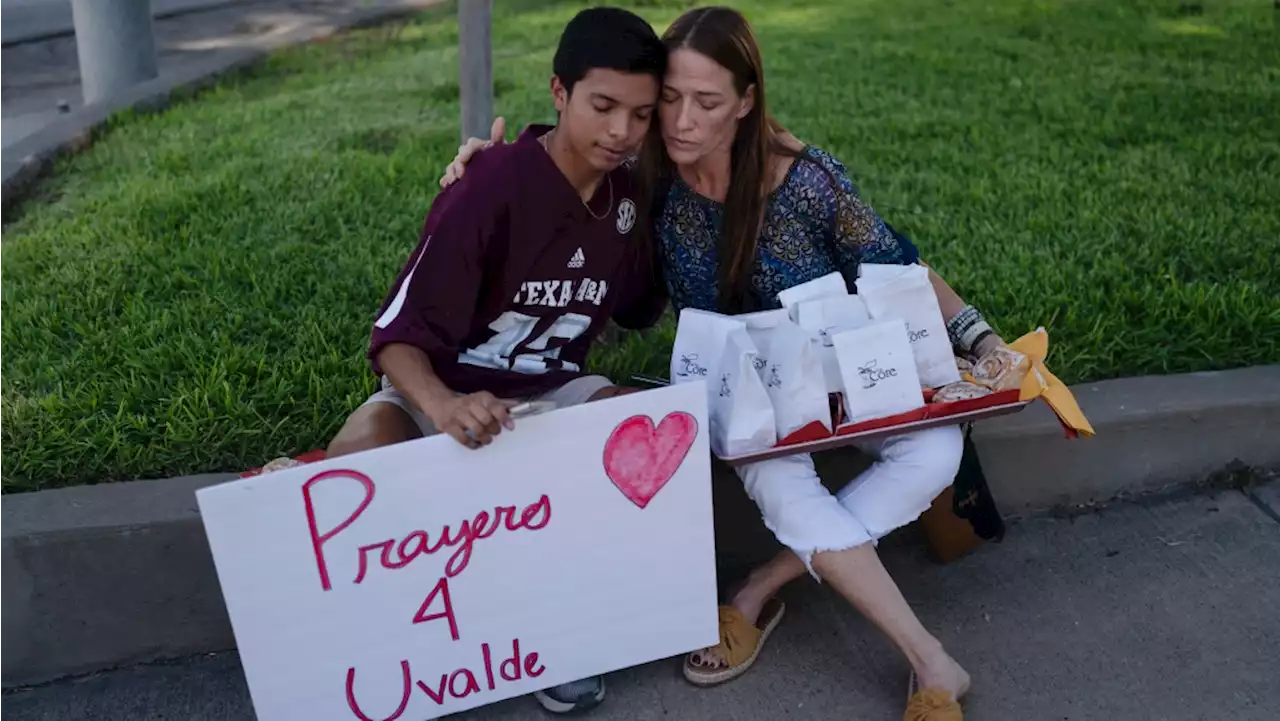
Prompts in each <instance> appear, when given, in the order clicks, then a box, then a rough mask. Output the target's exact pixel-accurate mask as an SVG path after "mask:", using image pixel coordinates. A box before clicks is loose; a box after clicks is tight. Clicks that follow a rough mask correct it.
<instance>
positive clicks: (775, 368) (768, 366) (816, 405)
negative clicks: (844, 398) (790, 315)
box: [757, 319, 831, 439]
mask: <svg viewBox="0 0 1280 721" xmlns="http://www.w3.org/2000/svg"><path fill="white" fill-rule="evenodd" d="M757 332H758V333H760V334H762V335H764V336H765V338H766V339H767V340H766V342H767V344H768V345H767V348H768V350H767V355H768V360H767V362H766V363H765V364H764V367H763V368H762V369H761V370H760V378H761V380H762V381H763V382H764V387H765V391H766V392H768V394H769V400H770V401H772V404H773V415H774V422H775V427H776V428H777V431H778V438H779V439H782V438H786V437H787V436H789V435H791V434H792V433H795V432H796V431H798V430H800V429H801V428H804V427H805V426H807V425H809V424H810V423H813V422H814V421H818V422H820V423H822V425H823V426H825V427H826V428H827V430H831V406H830V403H829V401H828V400H827V383H826V378H825V377H824V375H823V369H822V362H821V360H819V357H818V349H819V348H820V347H821V346H819V345H818V344H816V343H814V342H813V338H812V335H811V334H810V333H809V332H807V331H805V330H804V329H803V328H801V327H800V326H798V325H796V324H795V323H792V322H791V321H790V320H788V319H784V320H783V322H781V323H779V324H777V325H776V326H774V327H773V328H770V329H768V330H763V331H757ZM757 345H759V344H758V343H757Z"/></svg>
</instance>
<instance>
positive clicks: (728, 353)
mask: <svg viewBox="0 0 1280 721" xmlns="http://www.w3.org/2000/svg"><path fill="white" fill-rule="evenodd" d="M756 356H757V353H756V347H755V344H754V343H752V342H751V336H749V335H747V331H746V328H736V329H734V330H732V331H730V332H729V333H728V335H727V336H726V337H725V344H724V353H723V355H722V356H721V360H720V363H719V364H718V366H719V376H718V377H717V379H716V382H715V384H714V385H713V386H712V394H711V399H710V400H711V403H710V407H709V409H708V410H709V413H708V415H709V416H710V421H711V450H713V451H715V453H716V455H718V456H720V457H721V458H727V457H730V456H739V455H742V454H744V453H750V452H751V451H759V450H764V449H766V448H770V447H772V446H773V445H775V444H776V443H777V442H778V433H777V429H776V422H775V421H774V414H773V404H772V403H771V402H770V400H769V394H768V392H767V391H765V388H764V382H763V381H761V380H760V373H759V372H758V371H757V370H756V366H755V361H756Z"/></svg>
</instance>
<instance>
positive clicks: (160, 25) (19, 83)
mask: <svg viewBox="0 0 1280 721" xmlns="http://www.w3.org/2000/svg"><path fill="white" fill-rule="evenodd" d="M425 4H429V3H425V2H423V0H418V1H417V2H413V1H412V0H250V1H245V0H241V1H239V2H230V0H221V1H220V2H214V0H156V12H157V13H160V12H176V11H179V10H190V9H191V8H196V7H202V6H209V5H217V6H218V7H214V8H211V9H205V10H201V11H198V12H194V11H192V12H182V13H181V14H178V15H173V16H170V17H162V18H157V19H156V20H155V34H156V49H157V52H158V53H159V56H160V58H159V59H160V76H161V77H168V76H181V75H182V74H183V71H184V70H189V69H190V68H192V67H193V66H197V65H202V64H208V63H209V62H210V61H211V60H212V59H213V58H216V57H217V56H218V55H219V54H223V55H225V54H229V53H236V52H239V51H243V50H246V49H264V48H270V47H272V46H273V41H274V40H276V39H277V38H279V37H281V36H283V35H285V34H287V33H289V32H290V31H292V30H295V29H297V28H301V27H307V26H311V25H316V24H327V23H332V22H336V21H338V20H340V19H341V18H343V17H345V16H349V15H351V14H353V13H357V12H367V11H369V10H370V9H373V8H381V7H404V6H418V5H425ZM61 7H63V5H62V4H59V3H58V2H57V1H56V0H26V1H25V2H19V3H13V2H12V0H8V1H7V2H6V4H5V36H6V42H8V37H9V33H10V29H9V27H8V25H9V22H10V17H11V16H13V17H19V16H20V11H21V10H24V9H29V10H31V12H32V13H33V18H32V19H31V20H30V22H31V23H37V22H43V20H40V21H37V20H36V19H34V18H35V16H34V13H36V12H38V11H46V10H47V11H48V12H53V13H55V14H56V10H55V9H56V8H61ZM69 8H70V6H69V4H68V5H66V7H65V8H64V9H66V10H67V11H68V12H69ZM68 17H69V15H68ZM50 22H53V21H50ZM54 24H55V25H56V24H57V23H54ZM13 32H17V30H16V29H15V30H14V31H13ZM0 52H2V53H3V57H2V58H0V62H2V65H3V93H2V95H0V96H2V97H3V147H4V148H6V149H7V148H9V147H10V146H12V145H13V144H15V143H17V142H18V141H20V140H22V139H23V138H26V137H28V136H29V135H31V134H32V133H35V132H37V131H39V130H40V129H42V128H44V127H45V126H47V125H48V124H49V123H51V122H52V121H53V120H55V119H57V117H58V115H59V103H65V104H66V105H65V106H64V107H65V109H67V110H74V109H76V108H79V107H81V105H82V100H81V91H80V71H79V65H78V61H77V59H76V43H75V37H74V35H63V36H60V37H53V38H49V39H46V40H39V41H35V42H26V43H21V44H18V45H11V46H7V47H5V48H4V49H3V51H0Z"/></svg>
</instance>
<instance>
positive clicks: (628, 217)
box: [618, 198, 636, 234]
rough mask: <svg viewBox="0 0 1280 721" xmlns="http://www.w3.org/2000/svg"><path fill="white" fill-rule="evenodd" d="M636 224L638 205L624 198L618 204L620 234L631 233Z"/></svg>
mask: <svg viewBox="0 0 1280 721" xmlns="http://www.w3.org/2000/svg"><path fill="white" fill-rule="evenodd" d="M635 224H636V204H635V203H633V202H631V199H630V198H623V199H622V202H621V203H619V204H618V232H619V233H623V234H626V233H630V232H631V229H632V228H633V227H635Z"/></svg>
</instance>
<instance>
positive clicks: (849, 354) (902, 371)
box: [832, 320, 924, 423]
mask: <svg viewBox="0 0 1280 721" xmlns="http://www.w3.org/2000/svg"><path fill="white" fill-rule="evenodd" d="M832 342H833V343H834V344H835V349H836V357H837V358H838V359H839V362H840V375H841V378H842V379H843V381H844V405H845V413H846V414H847V415H848V419H847V421H846V422H849V423H857V422H860V421H867V420H871V419H873V418H883V417H885V416H891V415H894V414H897V413H905V412H907V411H910V410H914V409H916V408H919V407H921V406H923V405H924V393H923V392H922V391H921V389H920V377H919V376H918V375H917V374H916V364H915V359H914V354H913V353H912V352H911V342H910V341H909V340H908V339H907V326H906V323H904V322H903V321H901V320H891V321H886V322H884V323H875V324H873V325H869V326H865V327H863V328H858V329H856V330H847V331H843V332H840V333H836V334H835V335H834V336H832Z"/></svg>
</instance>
